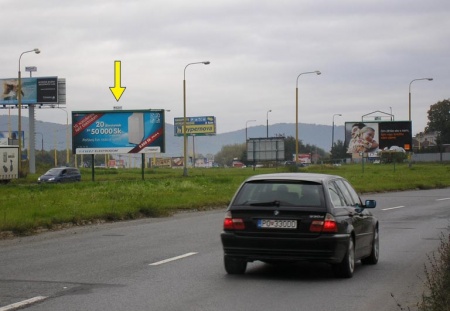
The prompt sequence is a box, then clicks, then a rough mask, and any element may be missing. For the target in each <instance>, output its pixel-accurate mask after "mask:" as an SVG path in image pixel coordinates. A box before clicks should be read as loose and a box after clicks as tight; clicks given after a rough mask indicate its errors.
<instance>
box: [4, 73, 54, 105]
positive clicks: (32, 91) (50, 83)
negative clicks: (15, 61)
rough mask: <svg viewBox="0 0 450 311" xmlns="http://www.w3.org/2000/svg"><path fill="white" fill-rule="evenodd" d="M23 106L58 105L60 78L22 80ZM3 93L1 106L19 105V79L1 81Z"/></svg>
mask: <svg viewBox="0 0 450 311" xmlns="http://www.w3.org/2000/svg"><path fill="white" fill-rule="evenodd" d="M21 83H22V87H21V89H22V92H21V93H22V104H24V105H32V104H46V103H47V104H56V103H58V77H40V78H21ZM0 84H1V85H2V93H1V96H0V104H2V105H17V104H18V103H19V102H18V95H19V81H18V79H0Z"/></svg>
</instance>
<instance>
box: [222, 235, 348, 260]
mask: <svg viewBox="0 0 450 311" xmlns="http://www.w3.org/2000/svg"><path fill="white" fill-rule="evenodd" d="M349 238H350V235H349V234H322V235H320V236H317V237H314V238H286V237H282V238H278V237H267V236H265V237H255V236H241V235H236V234H234V233H230V232H223V233H222V234H221V239H222V245H223V250H224V252H225V255H228V256H233V257H239V258H242V259H245V260H246V261H254V260H261V261H317V262H327V263H339V262H341V261H342V259H343V258H344V255H345V254H346V252H347V249H348V242H349Z"/></svg>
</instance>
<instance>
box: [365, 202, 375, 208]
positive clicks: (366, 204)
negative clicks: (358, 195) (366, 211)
mask: <svg viewBox="0 0 450 311" xmlns="http://www.w3.org/2000/svg"><path fill="white" fill-rule="evenodd" d="M376 206H377V201H375V200H366V201H365V202H364V208H375V207H376Z"/></svg>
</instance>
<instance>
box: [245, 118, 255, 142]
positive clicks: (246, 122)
mask: <svg viewBox="0 0 450 311" xmlns="http://www.w3.org/2000/svg"><path fill="white" fill-rule="evenodd" d="M249 122H256V120H247V121H245V141H246V142H247V124H248V123H249Z"/></svg>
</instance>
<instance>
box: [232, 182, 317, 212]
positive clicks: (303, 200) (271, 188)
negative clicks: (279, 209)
mask: <svg viewBox="0 0 450 311" xmlns="http://www.w3.org/2000/svg"><path fill="white" fill-rule="evenodd" d="M232 205H246V206H247V205H248V206H264V205H265V206H268V205H279V206H309V207H323V208H325V201H324V194H323V187H322V184H320V183H312V182H292V181H254V182H247V183H245V184H244V185H243V186H242V188H241V189H240V190H239V193H238V194H237V196H236V198H235V200H234V201H233V203H232Z"/></svg>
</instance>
